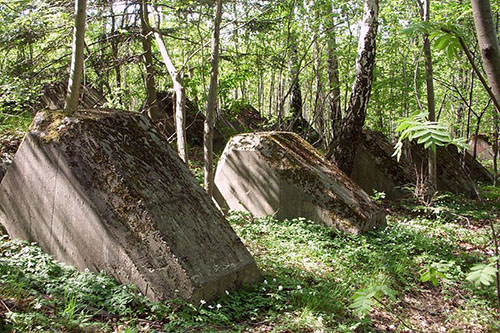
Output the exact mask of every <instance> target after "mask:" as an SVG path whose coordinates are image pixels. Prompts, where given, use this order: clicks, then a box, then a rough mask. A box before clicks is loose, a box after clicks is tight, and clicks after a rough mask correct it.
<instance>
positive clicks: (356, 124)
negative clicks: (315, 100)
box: [327, 0, 378, 175]
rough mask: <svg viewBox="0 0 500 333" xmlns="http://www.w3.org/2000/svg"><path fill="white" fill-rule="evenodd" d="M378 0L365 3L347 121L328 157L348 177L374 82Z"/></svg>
mask: <svg viewBox="0 0 500 333" xmlns="http://www.w3.org/2000/svg"><path fill="white" fill-rule="evenodd" d="M377 16H378V0H366V1H365V4H364V14H363V22H362V24H361V33H360V37H359V44H358V57H357V60H356V77H355V79H354V85H353V87H352V92H351V98H350V99H349V106H348V108H347V111H346V117H345V120H344V121H343V122H342V126H341V128H340V135H338V136H337V138H336V139H335V140H334V141H332V143H331V144H330V147H329V149H328V153H327V157H333V161H334V162H335V163H336V164H337V166H338V167H339V168H340V169H341V170H342V171H344V172H345V173H346V174H347V175H349V174H350V173H351V171H352V168H353V164H354V157H355V154H356V149H357V148H358V143H359V141H360V136H361V130H362V128H363V125H364V122H365V116H366V108H367V106H368V100H369V99H370V93H371V89H372V82H373V67H374V66H375V53H376V45H375V42H376V37H377V26H378V22H377Z"/></svg>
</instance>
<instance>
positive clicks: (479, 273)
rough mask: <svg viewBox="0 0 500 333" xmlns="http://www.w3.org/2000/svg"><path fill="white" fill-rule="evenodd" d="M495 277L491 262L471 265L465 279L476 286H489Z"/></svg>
mask: <svg viewBox="0 0 500 333" xmlns="http://www.w3.org/2000/svg"><path fill="white" fill-rule="evenodd" d="M495 278H496V269H495V267H494V266H493V264H489V265H485V264H479V265H476V266H474V267H472V269H471V272H470V273H469V274H468V275H467V280H468V281H471V282H474V284H475V285H476V286H479V285H481V284H482V285H485V286H489V285H490V284H491V283H492V282H493V281H494V280H495Z"/></svg>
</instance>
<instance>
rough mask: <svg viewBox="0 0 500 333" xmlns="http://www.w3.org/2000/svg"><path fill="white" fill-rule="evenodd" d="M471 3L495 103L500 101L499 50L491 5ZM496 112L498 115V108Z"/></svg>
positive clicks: (482, 1) (475, 0) (476, 0)
mask: <svg viewBox="0 0 500 333" xmlns="http://www.w3.org/2000/svg"><path fill="white" fill-rule="evenodd" d="M471 2H472V13H473V16H474V24H475V26H476V32H477V39H478V41H479V47H480V49H481V56H482V58H483V63H484V70H485V72H486V76H487V77H488V82H489V84H490V87H491V91H492V93H493V95H494V96H495V98H496V100H497V101H500V48H499V46H498V37H497V31H496V28H495V23H494V22H493V15H492V12H491V4H490V1H489V0H472V1H471ZM497 112H498V113H499V114H500V110H499V109H498V108H497Z"/></svg>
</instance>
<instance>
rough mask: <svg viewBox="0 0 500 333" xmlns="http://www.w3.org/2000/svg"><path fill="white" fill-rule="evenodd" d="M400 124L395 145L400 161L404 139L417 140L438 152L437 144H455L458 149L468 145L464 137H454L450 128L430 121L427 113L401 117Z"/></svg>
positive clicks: (426, 147) (395, 154)
mask: <svg viewBox="0 0 500 333" xmlns="http://www.w3.org/2000/svg"><path fill="white" fill-rule="evenodd" d="M398 122H399V126H398V127H397V128H396V132H400V136H399V140H398V142H397V144H396V145H395V146H394V154H393V155H392V156H396V158H397V160H398V161H399V160H400V158H401V154H402V149H403V141H404V140H408V141H412V140H416V142H417V144H421V145H423V146H424V148H425V149H429V148H430V149H432V151H433V152H436V147H437V146H447V145H449V144H453V145H455V146H457V148H458V149H460V150H463V149H466V148H467V147H468V144H467V142H466V140H465V139H464V138H452V137H451V135H450V131H449V128H448V127H447V126H445V125H443V124H441V123H440V122H437V121H429V120H427V118H426V114H425V113H418V112H417V113H414V114H413V115H411V116H410V117H406V118H401V119H399V120H398Z"/></svg>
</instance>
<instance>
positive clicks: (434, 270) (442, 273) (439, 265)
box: [420, 261, 454, 287]
mask: <svg viewBox="0 0 500 333" xmlns="http://www.w3.org/2000/svg"><path fill="white" fill-rule="evenodd" d="M453 265H454V263H453V262H447V261H440V262H433V263H431V264H429V265H427V266H426V268H424V269H422V270H421V271H420V274H421V275H420V281H422V282H428V281H430V282H431V283H432V285H433V286H434V287H437V286H438V280H439V279H442V280H446V273H447V272H449V270H450V267H452V266H453Z"/></svg>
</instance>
